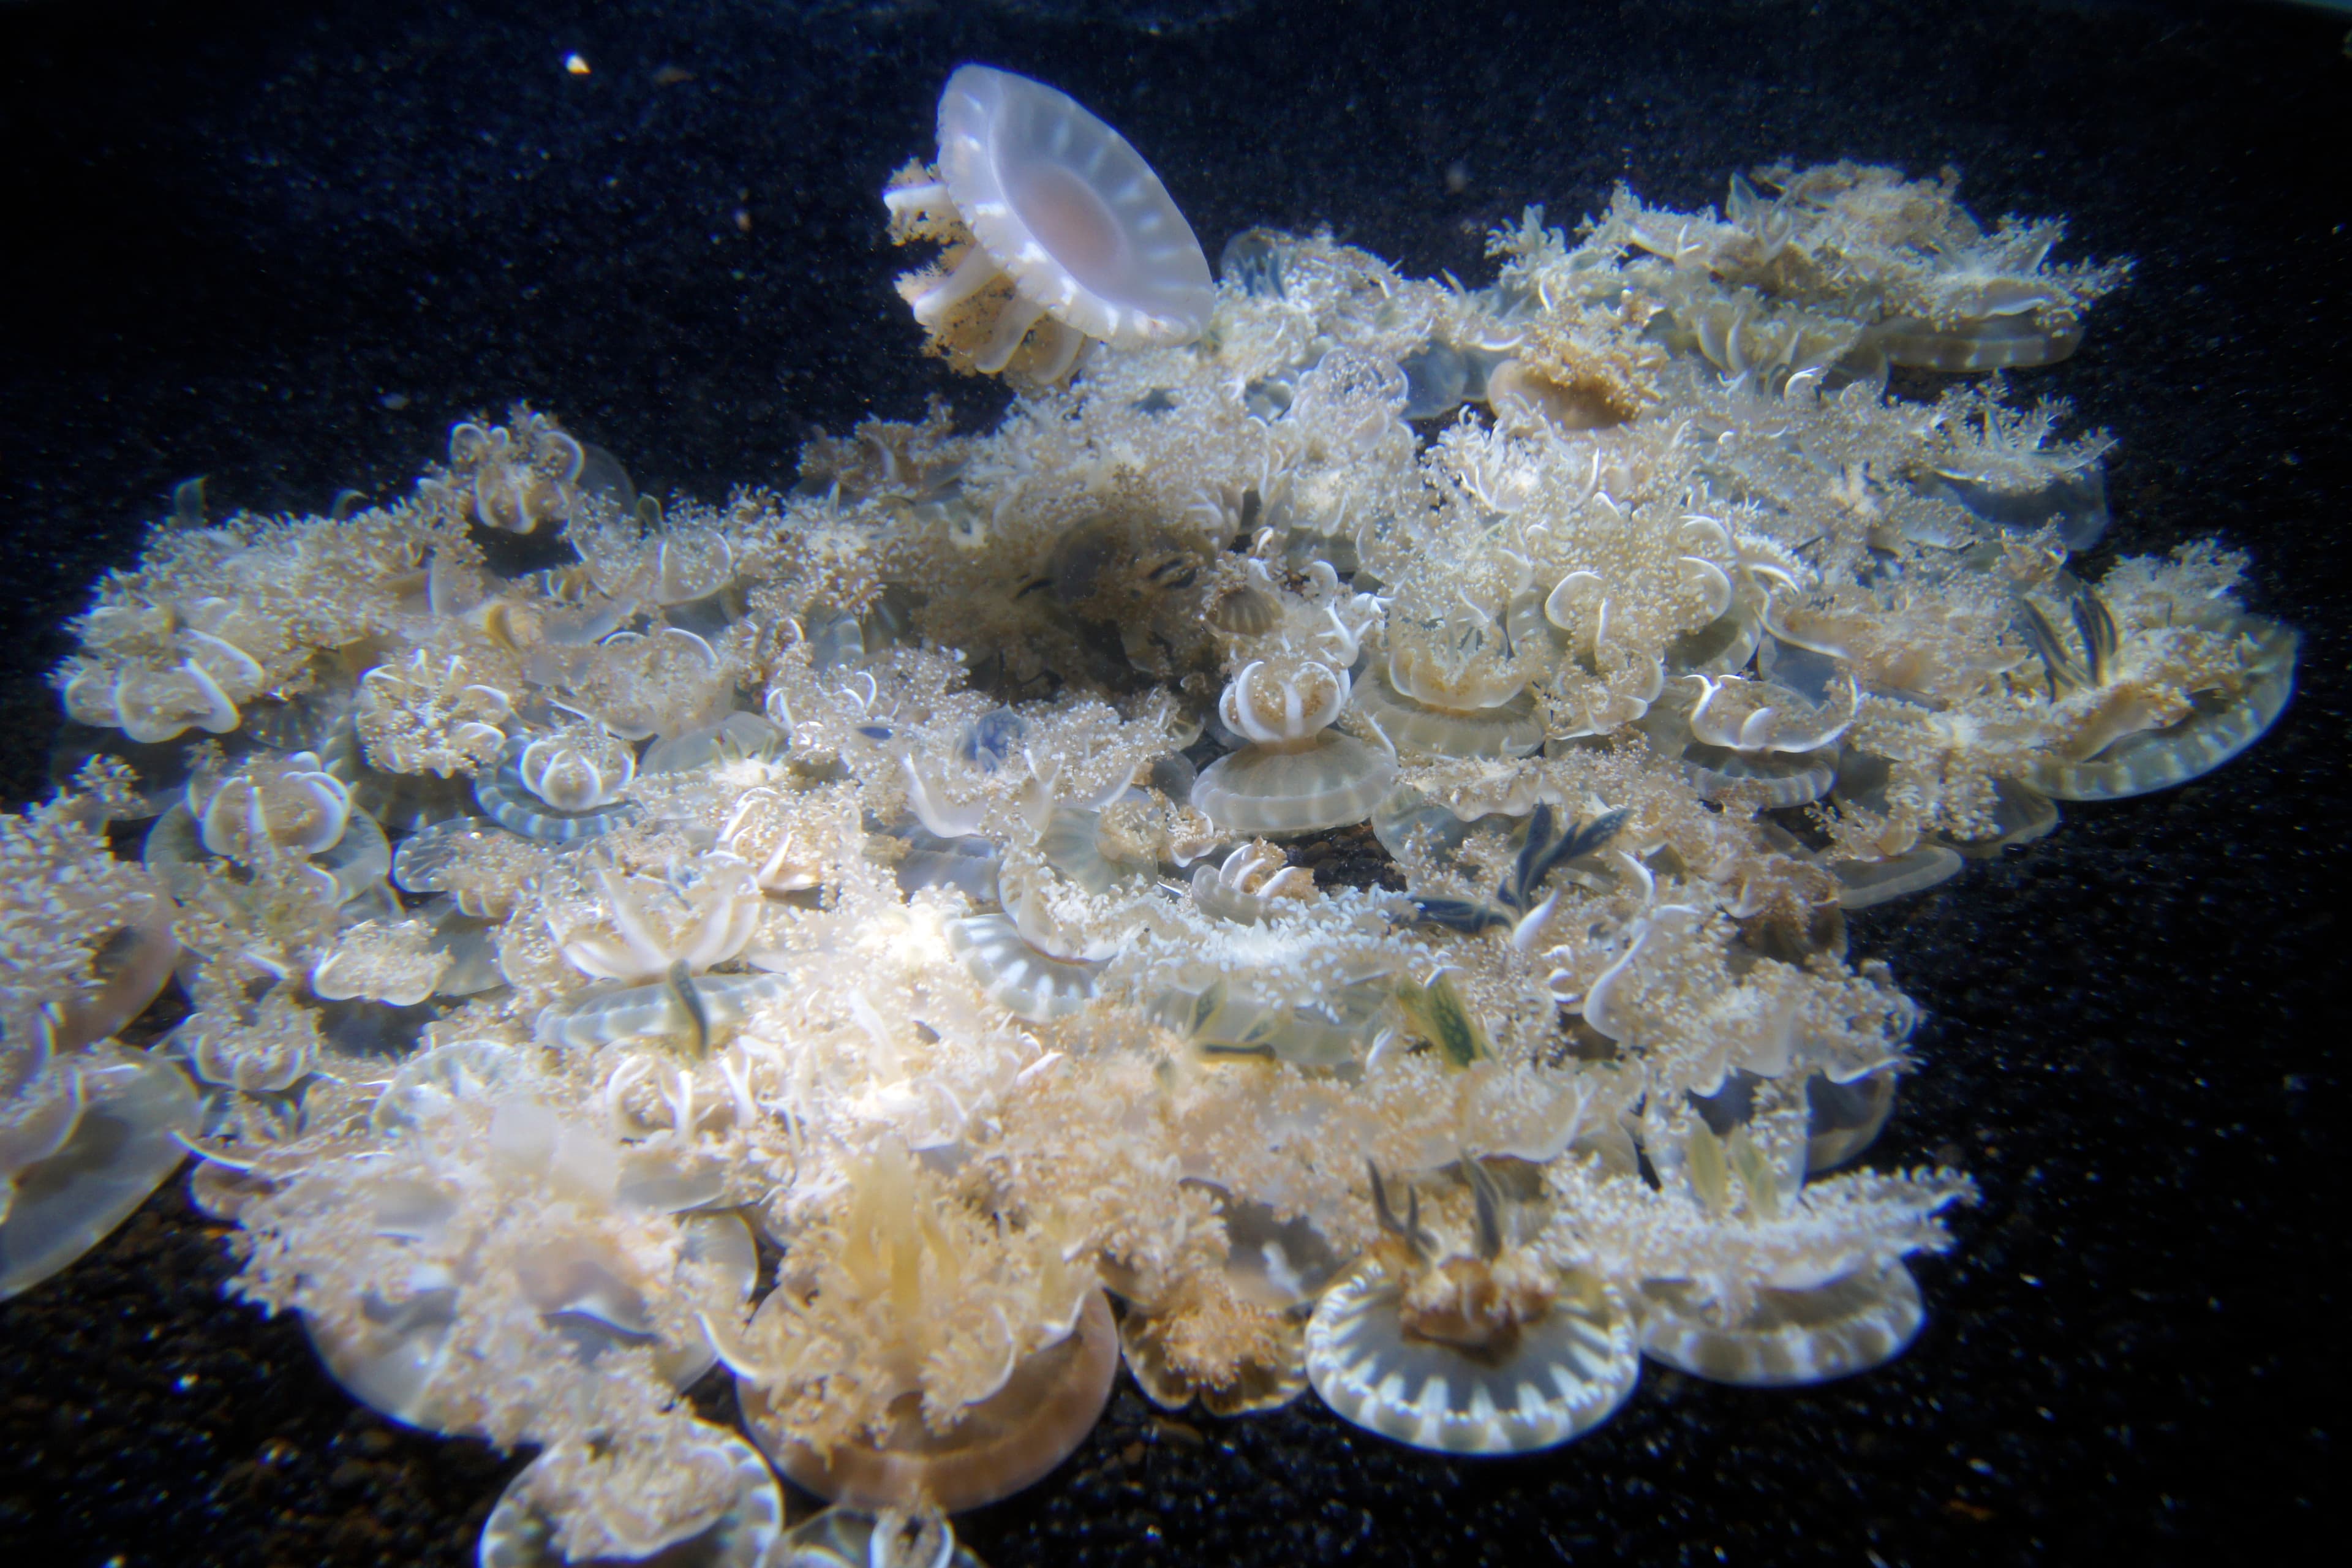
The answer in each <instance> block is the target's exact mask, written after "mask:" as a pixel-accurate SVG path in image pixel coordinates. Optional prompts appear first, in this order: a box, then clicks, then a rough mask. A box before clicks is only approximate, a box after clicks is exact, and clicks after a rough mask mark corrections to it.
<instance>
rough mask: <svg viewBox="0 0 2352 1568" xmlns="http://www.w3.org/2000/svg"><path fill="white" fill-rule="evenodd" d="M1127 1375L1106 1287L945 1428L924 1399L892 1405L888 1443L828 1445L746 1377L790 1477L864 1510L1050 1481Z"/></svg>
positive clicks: (941, 1504) (971, 1498)
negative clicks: (813, 1440)
mask: <svg viewBox="0 0 2352 1568" xmlns="http://www.w3.org/2000/svg"><path fill="white" fill-rule="evenodd" d="M1117 1373H1118V1329H1117V1328H1116V1327H1115V1326H1114V1325H1113V1323H1112V1321H1111V1314H1110V1304H1109V1302H1108V1300H1105V1299H1104V1297H1103V1293H1102V1292H1101V1291H1100V1290H1090V1291H1088V1292H1087V1297H1086V1300H1085V1302H1084V1305H1083V1306H1082V1307H1081V1308H1080V1310H1079V1311H1078V1313H1077V1317H1076V1323H1075V1325H1074V1326H1073V1327H1072V1329H1071V1331H1070V1332H1069V1333H1068V1334H1067V1335H1066V1336H1065V1337H1064V1338H1062V1339H1060V1340H1057V1341H1055V1342H1054V1343H1052V1344H1050V1345H1047V1346H1046V1347H1045V1348H1044V1349H1043V1350H1040V1351H1037V1352H1034V1353H1033V1354H1031V1355H1028V1356H1026V1357H1024V1358H1023V1359H1022V1360H1021V1361H1020V1363H1017V1364H1016V1365H1015V1366H1014V1367H1013V1371H1012V1373H1011V1375H1010V1376H1008V1377H1007V1378H1006V1379H1005V1381H1004V1383H1003V1386H1001V1387H1000V1388H998V1389H997V1391H996V1392H995V1393H993V1394H990V1395H989V1396H988V1397H987V1398H985V1399H982V1400H981V1401H979V1402H978V1403H977V1404H974V1405H969V1406H967V1407H966V1408H965V1409H964V1411H963V1412H962V1414H961V1417H960V1418H959V1419H958V1421H957V1422H956V1424H955V1426H952V1427H950V1428H949V1429H948V1430H947V1431H945V1432H934V1431H932V1430H931V1429H930V1428H929V1426H927V1425H926V1423H925V1421H924V1419H923V1416H922V1413H921V1408H920V1406H921V1398H920V1396H919V1394H908V1395H903V1396H901V1398H900V1399H899V1401H898V1403H897V1404H896V1405H894V1406H893V1407H892V1410H891V1420H890V1426H889V1429H888V1431H887V1434H886V1435H885V1436H883V1437H882V1438H881V1439H880V1440H878V1441H856V1442H846V1443H835V1444H834V1445H833V1446H832V1447H831V1448H830V1449H829V1450H828V1449H820V1448H819V1447H816V1446H814V1445H813V1444H810V1443H805V1442H803V1441H802V1440H801V1439H799V1438H798V1437H795V1436H793V1434H792V1433H791V1431H790V1430H789V1429H787V1428H786V1427H785V1426H784V1425H783V1422H782V1419H781V1418H780V1416H779V1415H778V1412H777V1410H776V1407H775V1405H773V1403H772V1401H771V1400H770V1399H769V1396H768V1394H767V1392H766V1391H765V1390H764V1389H763V1388H762V1387H761V1385H760V1384H758V1383H756V1382H751V1381H740V1380H739V1382H738V1383H737V1384H736V1392H737V1397H738V1398H739V1399H740V1401H741V1404H742V1407H743V1422H744V1425H745V1426H746V1427H747V1428H749V1430H750V1431H751V1436H752V1437H753V1438H754V1439H755V1440H757V1441H758V1443H759V1444H760V1446H761V1447H762V1448H764V1449H765V1450H767V1453H768V1456H769V1458H772V1459H773V1460H774V1461H775V1463H776V1468H778V1469H779V1470H781V1471H782V1472H783V1474H784V1476H785V1478H786V1479H789V1480H791V1481H793V1483H794V1484H795V1485H798V1486H802V1487H805V1488H807V1489H809V1490H810V1491H813V1492H814V1493H816V1494H817V1495H818V1496H819V1497H822V1498H825V1499H828V1500H831V1501H834V1502H837V1503H840V1504H843V1505H844V1506H845V1507H849V1508H857V1509H886V1508H934V1509H937V1510H940V1512H942V1513H961V1512H962V1511H963V1510H966V1509H972V1508H979V1507H980V1506H982V1504H984V1503H992V1502H995V1501H996V1500H999V1499H1001V1498H1008V1497H1011V1496H1012V1495H1013V1493H1015V1492H1017V1491H1020V1490H1023V1489H1025V1488H1027V1487H1029V1486H1031V1485H1033V1484H1034V1483H1035V1482H1036V1481H1038V1480H1041V1479H1044V1478H1045V1475H1046V1474H1047V1473H1048V1472H1049V1471H1051V1470H1052V1469H1053V1468H1055V1466H1057V1465H1059V1464H1060V1463H1061V1462H1062V1461H1063V1460H1064V1459H1066V1458H1069V1456H1070V1454H1071V1452H1072V1451H1073V1450H1074V1449H1076V1447H1077V1446H1078V1444H1079V1443H1080V1442H1082V1441H1083V1440H1084V1439H1085V1437H1086V1435H1087V1433H1088V1432H1090V1431H1092V1430H1093V1429H1094V1425H1095V1422H1096V1420H1097V1417H1099V1416H1100V1415H1102V1411H1103V1406H1104V1405H1106V1404H1108V1402H1109V1399H1110V1386H1111V1380H1112V1378H1113V1377H1114V1376H1115V1375H1116V1374H1117Z"/></svg>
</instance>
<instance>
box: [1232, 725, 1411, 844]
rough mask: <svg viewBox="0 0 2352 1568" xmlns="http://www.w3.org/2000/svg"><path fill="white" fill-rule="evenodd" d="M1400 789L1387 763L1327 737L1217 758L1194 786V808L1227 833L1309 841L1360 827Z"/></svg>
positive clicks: (1341, 738) (1350, 741)
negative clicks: (1332, 830)
mask: <svg viewBox="0 0 2352 1568" xmlns="http://www.w3.org/2000/svg"><path fill="white" fill-rule="evenodd" d="M1395 782H1396V763H1394V762H1393V761H1392V760H1391V759H1390V758H1389V757H1388V756H1387V755H1385V754H1384V753H1382V752H1379V751H1376V750H1375V749H1374V748H1372V747H1370V746H1369V745H1366V744H1365V743H1364V742H1361V741H1359V740H1357V739H1356V738H1355V737H1354V736H1353V735H1349V734H1343V733H1341V732H1340V731H1336V730H1324V731H1318V733H1316V734H1314V735H1311V736H1309V737H1307V739H1305V740H1303V741H1297V742H1261V743H1259V744H1256V745H1251V746H1244V747H1243V748H1242V749H1241V750H1240V751H1238V752H1229V753H1228V754H1226V755H1224V756H1222V757H1220V758H1218V759H1217V760H1216V761H1215V762H1213V763H1210V764H1209V765H1208V766H1207V767H1205V768H1203V769H1202V770H1201V776H1200V777H1199V778H1197V779H1195V780H1194V781H1193V783H1192V805H1194V806H1195V807H1196V808H1198V809H1199V810H1200V811H1201V812H1202V814H1203V815H1204V816H1207V817H1208V819H1209V820H1210V821H1211V822H1213V823H1215V824H1216V825H1217V826H1219V827H1220V828H1222V829H1223V830H1224V831H1226V832H1228V833H1312V832H1316V831H1318V830H1319V829H1322V828H1326V827H1344V826H1348V825H1349V823H1355V822H1361V821H1363V820H1364V818H1365V817H1367V816H1370V815H1371V810H1372V807H1373V806H1375V805H1379V804H1380V801H1381V796H1383V795H1387V794H1388V792H1389V786H1390V785H1391V784H1394V783H1395Z"/></svg>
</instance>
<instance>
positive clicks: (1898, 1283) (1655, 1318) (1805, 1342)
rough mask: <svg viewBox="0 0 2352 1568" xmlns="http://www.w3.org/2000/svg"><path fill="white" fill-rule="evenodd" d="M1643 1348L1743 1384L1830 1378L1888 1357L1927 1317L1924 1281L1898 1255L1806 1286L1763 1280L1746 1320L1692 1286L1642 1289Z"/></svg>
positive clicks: (1659, 1284)
mask: <svg viewBox="0 0 2352 1568" xmlns="http://www.w3.org/2000/svg"><path fill="white" fill-rule="evenodd" d="M1642 1295H1643V1321H1642V1350H1643V1353H1644V1354H1645V1355H1648V1356H1650V1357H1651V1358H1652V1359H1654V1360H1656V1361H1660V1362H1663V1363H1665V1364H1666V1365H1668V1366H1671V1367H1674V1368H1675V1369H1676V1370H1677V1371H1681V1372H1686V1373H1690V1374H1691V1375H1692V1376H1693V1377H1703V1378H1706V1380H1707V1381H1709V1382H1710V1383H1727V1384H1738V1386H1740V1387H1743V1388H1786V1387H1792V1386H1795V1385H1797V1384H1810V1383H1826V1382H1828V1381H1829V1380H1830V1379H1832V1378H1838V1377H1847V1376H1850V1375H1852V1374H1853V1373H1858V1372H1868V1371H1869V1370H1870V1369H1871V1368H1873V1367H1875V1366H1881V1365H1884V1364H1885V1363H1887V1362H1889V1361H1892V1360H1893V1359H1895V1356H1897V1355H1899V1354H1901V1353H1902V1352H1903V1350H1904V1348H1905V1347H1906V1346H1907V1345H1908V1344H1910V1342H1912V1340H1913V1339H1914V1338H1916V1336H1917V1335H1918V1332H1919V1327H1920V1325H1921V1324H1922V1323H1923V1322H1925V1321H1927V1310H1926V1308H1925V1307H1924V1306H1922V1305H1921V1303H1920V1300H1919V1287H1918V1284H1917V1282H1916V1281H1915V1280H1914V1279H1912V1278H1911V1271H1910V1270H1909V1269H1908V1268H1905V1267H1904V1266H1903V1265H1902V1264H1900V1263H1893V1264H1889V1265H1888V1266H1887V1267H1886V1268H1885V1271H1884V1272H1878V1271H1875V1270H1872V1269H1868V1268H1863V1269H1857V1270H1855V1271H1854V1272H1853V1273H1851V1274H1848V1275H1846V1276H1845V1277H1843V1279H1833V1280H1831V1281H1830V1282H1829V1283H1827V1284H1825V1285H1820V1286H1816V1287H1813V1288H1812V1289H1801V1290H1775V1289H1760V1290H1759V1291H1757V1292H1756V1305H1755V1307H1754V1308H1753V1309H1752V1310H1750V1311H1749V1312H1748V1314H1747V1316H1746V1317H1744V1318H1743V1319H1741V1320H1740V1321H1738V1323H1735V1324H1731V1325H1729V1326H1725V1325H1722V1324H1718V1323H1717V1322H1716V1321H1713V1320H1712V1319H1711V1318H1709V1317H1708V1316H1707V1315H1706V1312H1705V1311H1704V1310H1703V1309H1702V1308H1701V1306H1700V1305H1699V1304H1698V1302H1697V1301H1696V1299H1695V1297H1694V1295H1693V1293H1692V1291H1691V1289H1690V1288H1689V1287H1688V1286H1686V1285H1683V1284H1679V1283H1676V1282H1674V1281H1653V1282H1651V1283H1649V1284H1646V1285H1644V1286H1643V1288H1642Z"/></svg>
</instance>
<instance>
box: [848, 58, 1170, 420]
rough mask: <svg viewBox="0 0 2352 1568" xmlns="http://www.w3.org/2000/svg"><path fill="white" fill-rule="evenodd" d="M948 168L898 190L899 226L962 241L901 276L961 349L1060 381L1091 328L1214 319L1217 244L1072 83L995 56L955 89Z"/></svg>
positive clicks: (962, 74)
mask: <svg viewBox="0 0 2352 1568" xmlns="http://www.w3.org/2000/svg"><path fill="white" fill-rule="evenodd" d="M939 128H940V150H939V163H938V165H937V167H936V168H935V169H931V170H921V169H910V170H908V172H906V173H905V174H901V175H900V176H899V178H898V180H896V181H894V182H893V183H892V184H891V186H890V189H889V190H888V191H887V192H886V193H884V196H883V200H884V202H885V203H886V204H887V205H888V207H889V208H890V211H891V215H892V219H893V224H892V228H893V233H894V236H895V237H898V238H900V239H901V240H905V239H918V238H920V239H930V240H936V241H939V242H940V243H942V244H944V245H945V246H946V247H947V250H946V252H945V254H944V255H943V256H942V257H941V258H940V264H938V265H936V266H933V267H930V268H923V269H920V270H918V271H916V272H912V273H909V274H908V275H907V276H906V277H905V278H902V279H900V280H899V290H900V292H901V293H903V294H904V295H905V296H906V298H907V301H908V304H909V305H911V306H912V307H913V308H914V311H915V319H916V320H917V321H919V322H921V323H922V324H923V326H924V328H925V329H926V330H928V331H929V332H930V333H931V335H932V337H933V339H934V340H935V341H936V342H937V344H938V345H939V346H940V348H941V349H942V350H943V351H944V352H946V353H947V354H948V356H949V357H950V360H951V361H953V362H955V363H959V364H960V365H965V366H968V367H969V368H971V369H974V370H977V371H979V372H981V373H982V374H990V375H993V374H998V373H1000V372H1003V371H1005V370H1007V369H1012V370H1016V371H1018V372H1020V373H1022V374H1024V375H1026V376H1028V377H1029V378H1031V379H1034V380H1035V381H1038V382H1040V383H1045V384H1052V383H1055V382H1058V381H1060V380H1061V379H1062V377H1063V376H1065V375H1066V374H1068V372H1069V369H1070V366H1071V365H1072V364H1073V363H1076V359H1077V354H1078V351H1079V350H1080V349H1081V348H1083V347H1084V346H1085V344H1086V340H1087V339H1088V338H1098V339H1100V340H1102V341H1103V342H1108V343H1110V344H1112V345H1113V346H1115V347H1118V348H1142V347H1147V346H1150V345H1153V344H1165V343H1183V342H1192V340H1193V339H1194V338H1197V337H1199V336H1200V335H1201V332H1202V329H1203V328H1205V327H1206V326H1207V325H1208V321H1209V309H1210V306H1211V305H1212V303H1213V301H1214V300H1215V286H1214V284H1213V282H1212V281H1211V279H1210V276H1209V261H1208V258H1207V257H1206V256H1205V255H1204V254H1203V253H1202V249H1201V242H1200V241H1199V240H1198V239H1196V238H1195V237H1193V234H1192V226H1191V225H1190V224H1188V223H1186V222H1185V221H1184V215H1183V214H1182V213H1181V212H1179V211H1178V210H1177V208H1176V204H1175V203H1174V201H1172V200H1171V198H1170V197H1169V195H1168V190H1167V187H1166V186H1164V185H1162V184H1160V176H1159V175H1157V174H1154V173H1152V171H1151V166H1150V164H1149V163H1145V162H1144V161H1143V158H1142V156H1141V155H1140V154H1139V153H1137V152H1136V150H1135V149H1134V148H1133V147H1131V146H1129V144H1128V142H1127V139H1126V138H1125V137H1123V136H1121V135H1120V134H1119V133H1118V132H1116V131H1114V130H1112V129H1111V128H1110V127H1109V126H1108V125H1106V124H1104V123H1103V122H1102V121H1100V120H1098V119H1097V118H1096V117H1095V116H1094V115H1093V114H1091V113H1089V112H1088V111H1087V110H1086V109H1085V108H1084V107H1083V106H1081V105H1080V104H1079V103H1078V102H1077V101H1076V100H1074V99H1072V98H1071V97H1070V96H1069V95H1068V94H1066V93H1064V92H1060V91H1058V90H1056V89H1053V88H1050V87H1047V86H1046V85H1045V83H1043V82H1039V81H1032V80H1030V79H1028V78H1027V77H1023V76H1015V75H1013V73H1012V72H1010V71H1002V70H997V69H994V68H992V67H989V66H980V65H968V66H963V67H961V68H958V69H957V70H956V72H955V74H954V75H953V76H951V77H950V78H949V79H948V85H947V89H946V91H944V92H943V93H941V94H940V117H939Z"/></svg>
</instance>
